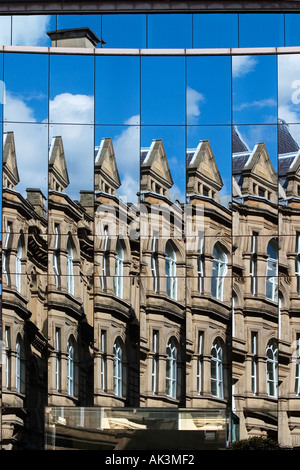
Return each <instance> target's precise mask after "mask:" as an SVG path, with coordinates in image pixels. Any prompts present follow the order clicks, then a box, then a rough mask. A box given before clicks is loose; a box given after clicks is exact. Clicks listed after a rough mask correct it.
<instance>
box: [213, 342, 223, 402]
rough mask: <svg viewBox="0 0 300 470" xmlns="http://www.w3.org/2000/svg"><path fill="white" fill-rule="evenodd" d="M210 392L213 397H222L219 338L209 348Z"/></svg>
mask: <svg viewBox="0 0 300 470" xmlns="http://www.w3.org/2000/svg"><path fill="white" fill-rule="evenodd" d="M211 393H212V395H213V396H214V397H218V398H224V384H223V350H222V345H221V342H220V340H219V339H216V340H215V342H214V343H213V345H212V348H211Z"/></svg>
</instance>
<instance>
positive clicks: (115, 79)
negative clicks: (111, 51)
mask: <svg viewBox="0 0 300 470" xmlns="http://www.w3.org/2000/svg"><path fill="white" fill-rule="evenodd" d="M120 71H121V73H120ZM95 121H96V123H97V124H98V123H104V124H123V125H124V124H133V125H134V124H139V122H140V59H139V57H97V58H96V90H95Z"/></svg>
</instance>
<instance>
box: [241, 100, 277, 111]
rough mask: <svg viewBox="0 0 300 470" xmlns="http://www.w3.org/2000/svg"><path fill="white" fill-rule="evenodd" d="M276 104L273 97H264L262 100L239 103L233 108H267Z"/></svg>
mask: <svg viewBox="0 0 300 470" xmlns="http://www.w3.org/2000/svg"><path fill="white" fill-rule="evenodd" d="M276 105H277V103H276V100H275V99H274V98H266V99H263V100H258V101H252V102H247V103H241V104H239V105H237V106H234V109H235V110H236V111H241V110H242V109H249V108H255V109H262V108H269V107H270V108H272V107H274V106H276Z"/></svg>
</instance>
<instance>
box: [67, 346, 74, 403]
mask: <svg viewBox="0 0 300 470" xmlns="http://www.w3.org/2000/svg"><path fill="white" fill-rule="evenodd" d="M67 352H68V359H67V360H68V365H67V390H68V394H69V395H70V396H71V397H73V396H74V392H75V363H74V360H75V357H74V344H73V341H72V340H71V339H69V341H68V345H67Z"/></svg>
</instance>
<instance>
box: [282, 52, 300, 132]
mask: <svg viewBox="0 0 300 470" xmlns="http://www.w3.org/2000/svg"><path fill="white" fill-rule="evenodd" d="M299 72H300V56H299V54H290V55H289V54H288V55H280V56H279V57H278V117H279V119H280V120H283V121H285V122H286V123H299V122H300V112H299V103H300V79H299Z"/></svg>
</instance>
